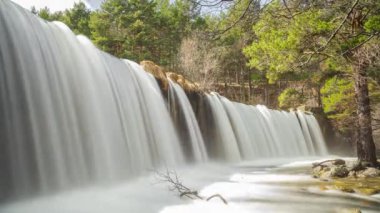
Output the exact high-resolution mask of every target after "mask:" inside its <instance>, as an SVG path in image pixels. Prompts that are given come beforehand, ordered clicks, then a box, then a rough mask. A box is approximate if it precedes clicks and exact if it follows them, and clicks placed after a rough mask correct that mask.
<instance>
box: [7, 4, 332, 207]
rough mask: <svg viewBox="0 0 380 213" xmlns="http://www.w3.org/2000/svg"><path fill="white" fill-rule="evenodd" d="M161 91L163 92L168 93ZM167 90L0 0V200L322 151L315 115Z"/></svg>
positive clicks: (80, 39) (65, 31) (127, 64)
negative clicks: (154, 172) (156, 172)
mask: <svg viewBox="0 0 380 213" xmlns="http://www.w3.org/2000/svg"><path fill="white" fill-rule="evenodd" d="M166 98H167V99H166ZM200 102H202V104H200V106H201V107H202V109H201V110H199V112H195V111H194V110H193V108H192V106H191V104H190V103H191V101H190V100H189V99H188V98H187V96H186V93H185V92H184V91H183V89H182V88H181V87H180V86H179V85H177V84H175V83H173V82H170V88H169V95H168V97H166V96H165V94H164V95H163V93H162V91H161V88H160V87H159V86H158V84H157V82H156V80H155V78H154V77H153V76H152V75H150V74H148V73H146V72H145V71H144V70H143V69H142V68H141V66H140V65H138V64H136V63H135V62H132V61H128V60H120V59H117V58H115V57H113V56H111V55H109V54H106V53H104V52H102V51H100V50H98V49H97V48H96V47H95V46H94V45H93V44H92V43H91V42H90V41H89V40H88V39H87V38H85V37H83V36H75V35H74V34H73V33H72V32H71V31H70V30H69V29H68V28H67V26H65V25H64V24H62V23H60V22H52V23H49V22H46V21H43V20H41V19H39V18H37V17H36V16H35V15H33V14H31V13H30V12H28V11H26V10H24V9H22V8H21V7H19V6H16V5H14V4H13V3H11V2H9V1H8V0H0V118H1V119H0V170H1V175H0V200H3V199H7V198H10V197H20V196H27V195H32V194H44V193H50V192H54V191H61V190H66V189H70V188H78V187H82V186H85V185H89V184H97V183H99V182H110V181H116V180H122V179H128V178H129V177H131V176H136V175H139V174H141V173H142V172H143V171H145V170H147V169H151V168H157V167H160V166H162V167H172V166H176V165H183V164H184V163H186V162H189V161H195V162H204V161H207V160H209V159H212V160H222V161H230V162H237V161H240V160H250V159H260V158H273V157H294V156H307V155H316V154H322V155H323V154H326V153H327V151H326V147H325V144H324V140H323V136H322V133H321V131H320V129H319V125H318V123H317V121H316V120H315V118H314V116H312V115H307V114H305V113H303V112H283V111H275V110H270V109H267V108H266V107H265V106H249V105H244V104H240V103H235V102H231V101H229V100H228V99H226V98H224V97H222V96H219V95H218V94H216V93H211V94H207V95H202V96H201V98H200Z"/></svg>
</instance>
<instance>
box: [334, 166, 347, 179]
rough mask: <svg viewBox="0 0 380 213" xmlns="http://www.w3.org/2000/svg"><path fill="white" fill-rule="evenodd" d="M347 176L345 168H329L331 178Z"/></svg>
mask: <svg viewBox="0 0 380 213" xmlns="http://www.w3.org/2000/svg"><path fill="white" fill-rule="evenodd" d="M347 175H348V169H347V168H346V166H343V165H339V166H333V167H332V168H331V177H340V178H342V177H347Z"/></svg>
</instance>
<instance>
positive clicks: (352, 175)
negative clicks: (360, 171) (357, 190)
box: [348, 171, 356, 178]
mask: <svg viewBox="0 0 380 213" xmlns="http://www.w3.org/2000/svg"><path fill="white" fill-rule="evenodd" d="M348 177H353V178H356V171H350V172H349V173H348Z"/></svg>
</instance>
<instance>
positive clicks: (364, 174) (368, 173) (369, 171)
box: [357, 167, 380, 178]
mask: <svg viewBox="0 0 380 213" xmlns="http://www.w3.org/2000/svg"><path fill="white" fill-rule="evenodd" d="M357 177H361V178H368V177H380V170H379V169H376V168H373V167H369V168H366V169H364V170H362V171H359V172H357Z"/></svg>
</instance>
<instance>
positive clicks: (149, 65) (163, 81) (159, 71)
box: [140, 61, 169, 91]
mask: <svg viewBox="0 0 380 213" xmlns="http://www.w3.org/2000/svg"><path fill="white" fill-rule="evenodd" d="M140 65H141V66H142V67H143V69H144V70H145V71H147V72H149V73H150V74H152V75H153V76H154V77H155V78H156V79H157V81H158V82H159V84H160V86H161V88H162V90H164V91H167V90H168V88H169V82H168V79H167V78H166V75H165V71H164V69H163V68H162V67H160V66H158V65H157V64H155V63H154V62H153V61H141V62H140Z"/></svg>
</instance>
